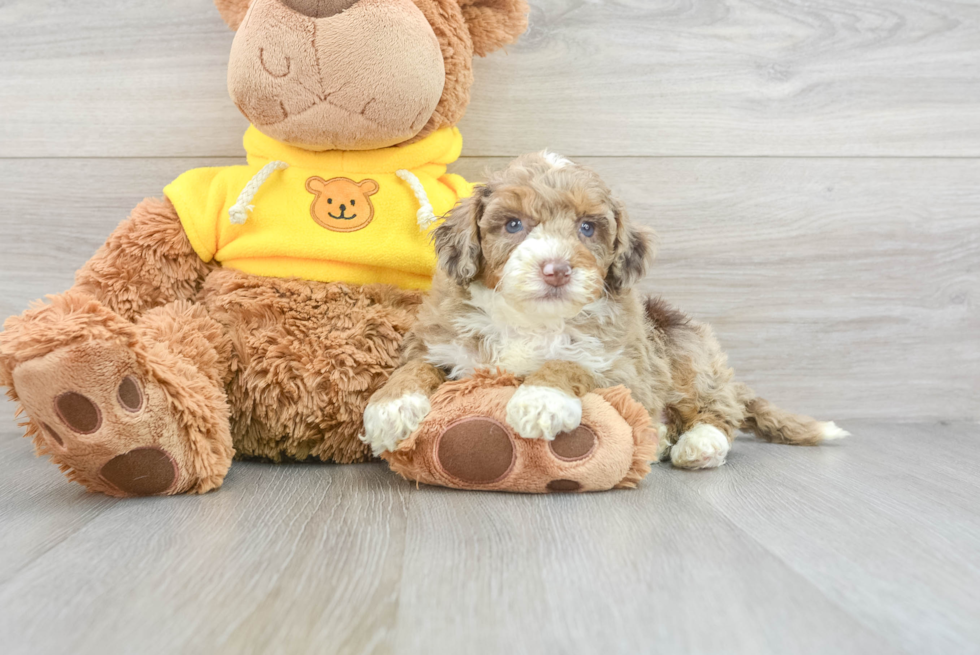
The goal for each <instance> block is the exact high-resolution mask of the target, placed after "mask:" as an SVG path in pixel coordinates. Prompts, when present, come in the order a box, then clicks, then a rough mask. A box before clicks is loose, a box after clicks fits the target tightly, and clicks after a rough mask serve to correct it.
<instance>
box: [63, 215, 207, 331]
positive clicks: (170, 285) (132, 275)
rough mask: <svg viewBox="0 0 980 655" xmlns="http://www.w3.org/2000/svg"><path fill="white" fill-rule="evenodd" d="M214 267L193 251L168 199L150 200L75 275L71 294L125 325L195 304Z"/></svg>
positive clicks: (118, 228) (121, 224)
mask: <svg viewBox="0 0 980 655" xmlns="http://www.w3.org/2000/svg"><path fill="white" fill-rule="evenodd" d="M214 266H215V265H214V264H208V263H205V262H204V261H202V260H201V258H200V257H199V256H198V255H197V253H196V252H195V251H194V248H193V247H192V246H191V243H190V240H189V239H188V238H187V234H186V233H185V232H184V228H183V226H182V225H181V222H180V219H179V218H178V216H177V211H176V209H175V208H174V206H173V204H172V203H171V202H170V200H168V199H166V198H164V199H156V198H147V199H146V200H144V201H143V202H141V203H140V204H138V205H137V206H136V207H135V208H134V209H133V211H132V213H131V214H130V215H129V218H127V219H126V220H125V221H123V222H122V223H120V224H119V226H118V227H117V228H116V229H115V231H113V233H112V234H111V235H110V236H109V238H108V239H107V240H106V242H105V244H104V245H103V246H102V247H101V248H99V250H98V252H96V253H95V255H94V256H93V257H92V258H91V259H90V260H89V261H88V262H86V263H85V265H84V266H83V267H82V268H81V269H80V270H79V271H78V272H77V273H76V274H75V286H74V288H73V289H72V290H73V291H78V292H82V293H84V294H87V295H90V296H93V297H94V298H95V299H96V300H98V301H99V302H100V303H102V305H104V306H105V307H106V308H108V309H110V310H112V311H114V312H116V313H117V314H119V315H120V316H122V317H123V318H125V319H127V320H135V319H136V318H137V317H139V316H141V315H143V314H144V313H146V312H147V311H149V310H151V309H153V308H154V307H160V306H163V305H166V304H167V303H170V302H173V301H175V300H192V299H194V298H195V297H196V296H197V294H198V292H199V291H200V290H201V287H202V286H203V284H204V280H205V278H206V277H207V275H208V274H209V273H210V272H211V271H212V270H213V268H214Z"/></svg>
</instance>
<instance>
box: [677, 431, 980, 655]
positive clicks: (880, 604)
mask: <svg viewBox="0 0 980 655" xmlns="http://www.w3.org/2000/svg"><path fill="white" fill-rule="evenodd" d="M851 428H852V430H853V431H854V433H855V436H854V438H853V439H850V440H847V441H846V442H843V443H841V444H839V445H835V446H832V447H823V448H814V449H805V450H801V449H792V448H788V447H782V448H774V447H771V446H768V445H764V444H760V443H759V442H752V441H747V442H744V443H743V442H736V450H735V451H734V454H736V457H735V458H734V459H732V461H731V463H730V465H728V466H726V467H724V468H723V469H721V470H720V471H719V473H720V474H719V475H693V476H687V475H682V474H681V472H679V471H670V472H669V475H670V477H672V478H674V479H677V480H679V481H681V482H682V483H684V484H685V485H687V486H688V487H689V488H690V489H691V490H692V491H693V492H695V493H696V494H697V495H698V497H699V498H704V499H706V500H707V501H708V502H709V503H710V504H711V505H712V506H714V507H715V508H717V509H718V510H719V511H720V512H722V513H723V514H724V516H725V517H726V519H727V520H729V521H731V522H732V523H733V524H734V525H737V526H738V527H739V528H741V529H743V530H745V532H746V533H748V534H749V535H751V536H752V537H753V538H754V539H755V540H757V541H758V542H759V543H760V544H761V545H762V546H764V547H765V548H766V549H767V550H769V551H771V552H772V553H773V554H775V555H776V556H778V557H779V558H780V559H781V560H782V561H783V562H785V563H786V564H787V565H789V566H790V567H791V568H792V569H793V570H794V571H796V572H798V573H800V574H801V575H803V576H805V577H806V578H807V579H808V580H810V581H811V582H813V584H815V585H816V586H818V587H819V588H820V589H821V590H822V591H823V593H824V594H825V595H826V596H827V597H829V598H831V599H832V600H833V601H834V602H835V603H837V604H838V605H839V606H840V607H842V608H844V609H846V610H847V611H848V612H849V613H850V614H851V615H852V616H854V617H856V618H858V619H859V620H860V621H861V623H862V624H864V625H866V626H868V627H870V628H872V629H873V630H874V631H875V632H876V633H877V634H880V635H883V636H885V637H886V638H888V640H889V641H891V642H892V643H893V644H894V645H896V646H900V647H903V648H905V649H906V650H907V651H909V652H912V653H980V622H978V621H977V617H978V616H980V564H978V562H980V512H978V509H977V506H976V499H977V498H978V497H980V496H978V493H980V489H978V482H980V480H978V476H977V467H976V452H977V450H978V444H980V440H978V438H977V437H978V434H980V426H978V425H976V424H973V425H963V424H961V425H952V426H940V425H937V426H934V427H932V428H928V429H924V428H923V427H921V426H915V427H913V426H901V425H891V426H883V425H880V424H872V423H859V424H856V425H853V426H851ZM777 517H778V518H781V519H783V520H782V521H780V520H774V519H776V518H777ZM790 517H793V518H790Z"/></svg>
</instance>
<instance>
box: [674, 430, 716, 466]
mask: <svg viewBox="0 0 980 655" xmlns="http://www.w3.org/2000/svg"><path fill="white" fill-rule="evenodd" d="M729 448H730V445H729V443H728V437H726V436H725V434H724V433H723V432H722V431H721V430H719V429H718V428H716V427H715V426H713V425H708V424H706V423H700V424H698V425H695V426H694V427H693V428H691V429H690V430H688V431H687V432H685V433H684V434H682V435H681V436H680V438H679V439H678V440H677V443H675V444H674V445H673V446H672V447H671V449H670V461H671V462H672V463H673V464H674V466H676V467H678V468H682V469H711V468H715V467H718V466H721V465H722V464H724V463H725V457H727V456H728V450H729Z"/></svg>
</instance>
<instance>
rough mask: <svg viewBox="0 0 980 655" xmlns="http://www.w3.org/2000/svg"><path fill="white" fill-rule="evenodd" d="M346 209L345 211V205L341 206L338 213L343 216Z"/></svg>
mask: <svg viewBox="0 0 980 655" xmlns="http://www.w3.org/2000/svg"><path fill="white" fill-rule="evenodd" d="M346 209H347V205H341V206H340V213H341V214H343V213H344V211H345V210H346Z"/></svg>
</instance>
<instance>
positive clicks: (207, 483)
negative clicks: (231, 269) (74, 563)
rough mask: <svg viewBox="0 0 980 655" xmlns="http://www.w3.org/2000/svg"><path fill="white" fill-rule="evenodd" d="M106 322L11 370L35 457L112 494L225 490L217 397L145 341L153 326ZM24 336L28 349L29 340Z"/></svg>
mask: <svg viewBox="0 0 980 655" xmlns="http://www.w3.org/2000/svg"><path fill="white" fill-rule="evenodd" d="M45 309H51V311H52V312H54V311H57V310H56V309H53V308H45ZM100 309H101V311H102V312H106V310H104V309H103V308H100ZM178 313H179V312H178ZM48 318H50V317H48ZM76 318H77V317H76ZM105 318H106V316H105V315H103V316H102V319H103V322H102V323H101V325H100V326H99V328H98V329H97V330H93V332H96V333H98V334H89V335H85V334H81V335H80V334H78V333H77V332H74V333H73V334H72V337H73V338H71V339H65V342H66V345H61V347H58V345H60V344H58V343H57V341H58V340H57V339H55V340H54V341H53V342H52V341H50V340H49V341H47V343H45V344H44V346H47V347H43V346H42V347H41V348H40V350H41V351H42V354H39V355H38V356H35V357H33V358H30V359H26V361H20V362H18V363H17V365H16V366H15V367H13V370H12V371H11V372H10V379H11V381H12V383H13V389H14V394H13V395H14V396H15V397H16V398H17V399H19V400H20V402H21V404H22V405H23V408H24V409H25V410H26V412H27V414H28V416H29V417H30V421H29V423H28V434H29V435H31V434H33V435H34V443H35V445H36V447H37V450H38V453H39V454H46V455H49V456H50V457H51V459H52V461H53V462H54V463H56V464H58V465H59V466H60V467H61V470H62V471H63V472H64V473H65V475H66V476H67V477H68V478H69V479H70V480H73V481H75V482H78V483H80V484H82V485H84V486H85V487H86V488H87V489H88V490H89V491H94V492H101V493H104V494H107V495H110V496H119V497H123V496H152V495H162V494H177V493H188V492H189V493H202V492H205V491H208V490H210V489H213V488H215V487H218V486H220V485H221V481H222V480H223V478H224V476H225V473H226V472H227V470H228V467H229V466H230V464H231V458H232V455H233V450H232V448H231V439H230V436H229V434H228V426H227V424H228V420H227V415H226V414H227V410H226V409H225V403H224V400H223V393H222V392H221V390H220V389H219V388H218V387H216V386H215V384H214V383H213V382H212V381H210V380H208V379H207V377H206V376H205V375H203V374H201V373H200V372H199V371H197V370H196V368H195V367H194V366H192V365H191V364H190V363H189V362H188V361H186V360H185V359H184V358H181V357H179V356H178V355H175V354H174V353H173V352H170V351H169V350H167V349H165V348H163V347H161V346H163V345H164V344H161V343H160V342H158V341H154V340H152V339H150V338H148V337H149V335H150V334H152V332H153V330H152V329H150V330H140V329H139V326H134V325H132V324H129V323H126V322H124V321H122V319H118V317H116V318H117V320H115V321H113V320H111V318H112V317H111V316H110V317H109V318H110V320H108V321H105V320H104V319H105ZM160 318H161V317H160V316H157V319H160ZM169 318H170V319H173V318H174V317H173V316H170V317H169ZM81 322H82V323H83V324H84V323H85V321H81ZM66 323H67V322H66ZM170 323H171V324H172V323H173V321H172V320H171V321H170ZM18 327H21V326H15V327H14V330H15V332H16V331H17V328H18ZM45 327H48V328H50V327H52V326H51V325H50V324H49V325H47V326H45ZM55 327H63V328H66V327H67V326H66V325H61V326H55ZM78 327H79V326H78V325H77V324H75V325H73V326H72V328H73V329H74V330H77V329H78ZM106 328H108V330H107V329H106ZM83 330H84V327H83ZM39 332H41V331H40V330H39ZM141 332H142V334H141ZM28 334H30V331H28ZM67 335H68V330H67V329H65V330H64V336H66V337H67ZM19 336H21V337H22V338H21V340H20V345H24V339H23V337H24V334H21V335H19ZM45 336H46V338H47V339H50V337H51V333H50V332H47V333H46V334H45ZM85 336H90V337H94V338H89V339H86V338H84V337H85ZM99 337H101V338H99ZM182 338H184V339H187V338H188V335H187V333H186V332H185V333H184V334H183V335H182ZM189 340H190V341H193V336H191V337H190V338H189ZM35 341H36V340H35ZM11 345H12V344H11V343H10V340H7V342H6V343H4V346H6V347H8V348H9V347H10V346H11ZM52 346H54V347H52ZM6 349H7V348H5V350H6ZM8 352H9V351H8ZM21 352H24V351H23V350H22V351H21ZM4 354H5V355H6V354H7V353H6V352H5V353H4ZM222 421H223V430H222ZM209 424H210V425H209Z"/></svg>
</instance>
